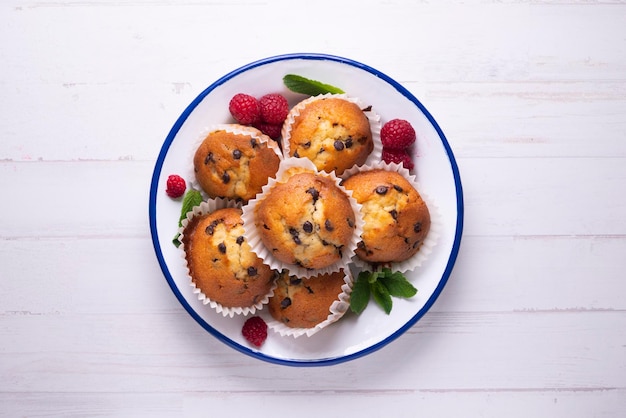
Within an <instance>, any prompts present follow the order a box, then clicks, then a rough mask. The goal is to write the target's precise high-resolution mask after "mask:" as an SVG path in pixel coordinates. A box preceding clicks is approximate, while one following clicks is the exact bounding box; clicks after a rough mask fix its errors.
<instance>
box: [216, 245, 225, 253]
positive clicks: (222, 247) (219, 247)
mask: <svg viewBox="0 0 626 418" xmlns="http://www.w3.org/2000/svg"><path fill="white" fill-rule="evenodd" d="M217 249H218V250H219V251H220V252H221V253H222V254H226V244H224V243H223V242H220V243H219V244H217Z"/></svg>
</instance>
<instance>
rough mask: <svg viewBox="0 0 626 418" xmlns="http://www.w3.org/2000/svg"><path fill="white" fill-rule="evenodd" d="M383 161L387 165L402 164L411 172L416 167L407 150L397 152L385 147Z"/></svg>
mask: <svg viewBox="0 0 626 418" xmlns="http://www.w3.org/2000/svg"><path fill="white" fill-rule="evenodd" d="M382 159H383V161H384V162H386V163H396V164H401V165H403V166H404V168H406V169H407V170H411V169H413V167H415V165H414V164H413V161H412V160H411V156H410V155H409V153H408V152H407V150H406V149H402V150H395V149H388V148H384V147H383V155H382Z"/></svg>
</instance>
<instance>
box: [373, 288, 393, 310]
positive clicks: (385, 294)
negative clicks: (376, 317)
mask: <svg viewBox="0 0 626 418" xmlns="http://www.w3.org/2000/svg"><path fill="white" fill-rule="evenodd" d="M370 287H371V292H372V296H373V297H374V300H375V301H376V303H378V305H380V307H381V308H383V310H384V311H385V313H386V314H387V315H389V313H390V312H391V308H392V305H393V302H392V300H391V295H390V294H389V291H388V290H387V288H386V287H385V286H384V285H383V284H382V283H381V282H379V281H376V282H374V283H372V284H371V285H370Z"/></svg>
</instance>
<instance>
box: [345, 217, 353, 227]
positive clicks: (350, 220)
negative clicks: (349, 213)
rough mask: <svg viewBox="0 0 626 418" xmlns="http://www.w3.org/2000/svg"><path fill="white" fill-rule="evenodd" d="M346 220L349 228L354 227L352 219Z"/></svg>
mask: <svg viewBox="0 0 626 418" xmlns="http://www.w3.org/2000/svg"><path fill="white" fill-rule="evenodd" d="M346 221H348V226H349V227H350V228H354V221H353V220H352V219H350V218H347V219H346Z"/></svg>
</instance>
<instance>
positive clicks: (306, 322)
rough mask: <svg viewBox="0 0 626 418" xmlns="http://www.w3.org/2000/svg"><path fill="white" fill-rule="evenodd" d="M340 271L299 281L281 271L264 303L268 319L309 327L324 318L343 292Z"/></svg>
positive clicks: (293, 325) (291, 325)
mask: <svg viewBox="0 0 626 418" xmlns="http://www.w3.org/2000/svg"><path fill="white" fill-rule="evenodd" d="M344 277H345V275H344V272H343V270H340V271H338V272H335V273H328V274H320V275H317V276H313V277H310V278H299V277H296V276H293V275H291V276H290V275H289V274H288V273H287V272H286V271H283V272H282V273H281V274H279V276H278V280H277V281H276V283H277V285H276V289H275V290H274V296H272V297H271V298H270V301H269V303H268V305H267V306H268V308H269V312H270V314H271V315H272V317H273V318H274V319H275V320H277V321H279V322H281V323H283V324H285V325H286V326H288V327H290V328H313V327H314V326H316V325H317V324H319V323H321V322H323V321H325V320H326V319H328V316H329V315H330V313H331V311H330V307H331V305H332V304H333V302H335V301H337V300H339V294H340V293H341V292H342V291H343V289H342V286H343V285H344V283H345V281H344Z"/></svg>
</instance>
